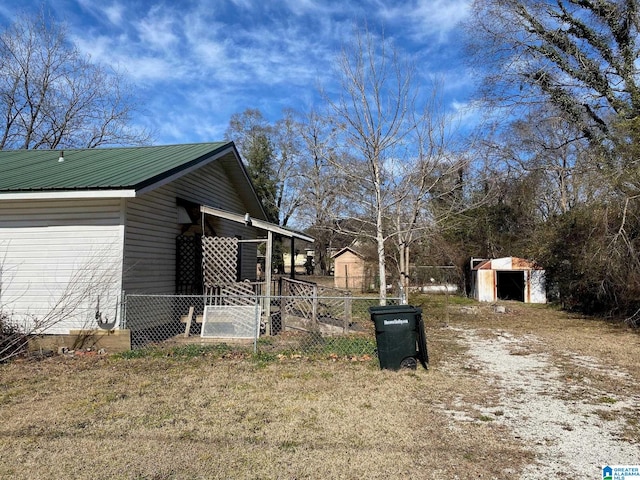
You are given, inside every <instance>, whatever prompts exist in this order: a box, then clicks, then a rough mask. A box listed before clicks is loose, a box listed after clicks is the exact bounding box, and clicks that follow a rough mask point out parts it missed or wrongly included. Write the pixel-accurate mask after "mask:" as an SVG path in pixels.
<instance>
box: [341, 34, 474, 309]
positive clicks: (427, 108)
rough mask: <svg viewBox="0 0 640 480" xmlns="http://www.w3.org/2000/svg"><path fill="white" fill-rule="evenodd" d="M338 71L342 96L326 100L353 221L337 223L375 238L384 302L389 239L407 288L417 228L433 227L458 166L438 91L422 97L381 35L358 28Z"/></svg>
mask: <svg viewBox="0 0 640 480" xmlns="http://www.w3.org/2000/svg"><path fill="white" fill-rule="evenodd" d="M338 75H339V80H340V87H341V95H340V97H339V98H338V99H337V100H335V101H330V105H331V108H332V122H333V124H334V125H335V126H336V127H337V128H340V130H341V132H340V133H341V136H342V141H343V142H344V145H343V147H344V150H345V151H346V152H348V153H349V155H344V156H341V157H337V158H336V159H335V160H334V164H335V167H336V168H337V169H338V170H339V172H340V173H341V176H342V182H341V183H340V185H341V186H342V191H341V193H342V194H343V195H344V197H345V198H346V199H347V200H348V202H347V204H348V205H349V207H350V212H349V215H350V217H351V219H352V221H350V222H345V223H344V224H345V225H346V224H348V225H350V227H349V228H351V233H352V234H354V235H360V236H363V237H366V238H369V239H372V240H373V241H374V243H375V245H376V251H377V261H378V275H379V281H380V290H379V296H380V303H381V304H385V303H386V286H387V258H388V254H389V251H388V250H389V249H388V246H387V243H388V241H389V240H390V239H393V240H395V242H396V247H397V249H398V253H399V255H398V256H399V268H400V271H401V276H403V280H404V281H403V283H404V284H405V285H406V274H407V272H408V265H409V258H408V247H409V244H410V243H411V242H412V241H413V240H414V238H415V236H416V235H417V232H418V231H422V232H424V231H426V230H428V229H429V228H435V227H436V225H437V222H438V219H439V218H440V215H439V214H438V213H437V209H436V208H435V207H436V204H435V203H434V202H433V201H434V200H436V199H438V198H443V197H444V196H446V195H447V192H450V191H451V189H455V188H456V182H455V180H454V181H451V178H455V176H456V175H457V174H458V172H459V171H460V169H461V168H462V165H461V162H460V159H459V158H456V156H455V155H454V154H452V152H450V151H448V150H447V139H448V136H447V134H446V131H447V125H448V123H447V120H446V117H445V116H444V115H443V112H442V111H441V110H439V109H438V108H437V107H438V106H439V104H438V102H434V99H436V98H437V93H436V92H437V88H436V87H435V86H434V88H433V89H432V90H431V92H430V93H431V96H430V97H429V98H427V99H424V98H423V97H421V96H420V94H421V92H420V89H419V88H418V86H417V78H416V75H415V69H414V68H413V66H412V65H410V64H409V63H407V62H406V61H403V59H401V58H400V56H399V55H398V52H397V51H396V50H394V49H393V48H391V47H390V46H389V44H388V42H387V41H386V40H384V39H383V40H378V39H376V38H375V37H374V36H373V35H372V34H370V33H369V32H364V33H358V35H357V36H356V39H355V43H354V45H353V46H352V47H350V48H346V49H344V50H343V52H342V55H341V58H340V62H339V71H338ZM336 160H337V161H336ZM452 175H453V177H452ZM354 225H357V226H358V229H357V231H355V230H354V229H353V226H354Z"/></svg>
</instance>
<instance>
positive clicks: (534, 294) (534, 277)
mask: <svg viewBox="0 0 640 480" xmlns="http://www.w3.org/2000/svg"><path fill="white" fill-rule="evenodd" d="M530 282H531V285H530V288H531V297H530V298H531V303H547V293H546V280H545V271H544V270H531V280H530Z"/></svg>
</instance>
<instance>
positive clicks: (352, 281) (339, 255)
mask: <svg viewBox="0 0 640 480" xmlns="http://www.w3.org/2000/svg"><path fill="white" fill-rule="evenodd" d="M332 258H333V284H334V287H336V288H345V289H347V290H356V291H364V290H365V289H366V284H365V282H366V279H367V278H368V276H367V266H366V262H365V259H364V256H363V255H362V254H361V253H359V252H358V251H357V250H355V249H353V248H351V247H345V248H342V249H340V250H338V251H337V252H336V253H334V254H333V255H332Z"/></svg>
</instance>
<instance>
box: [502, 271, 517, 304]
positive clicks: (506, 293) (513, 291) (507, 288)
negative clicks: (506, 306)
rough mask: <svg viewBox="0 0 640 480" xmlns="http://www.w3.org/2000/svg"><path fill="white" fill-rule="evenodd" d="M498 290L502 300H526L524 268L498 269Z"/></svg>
mask: <svg viewBox="0 0 640 480" xmlns="http://www.w3.org/2000/svg"><path fill="white" fill-rule="evenodd" d="M496 290H497V297H498V299H500V300H517V301H519V302H524V272H523V271H522V270H520V271H517V270H506V271H497V272H496Z"/></svg>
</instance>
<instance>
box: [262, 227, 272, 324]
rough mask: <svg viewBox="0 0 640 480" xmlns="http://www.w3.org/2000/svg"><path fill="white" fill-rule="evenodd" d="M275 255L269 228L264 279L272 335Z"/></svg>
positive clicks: (266, 311) (268, 319)
mask: <svg viewBox="0 0 640 480" xmlns="http://www.w3.org/2000/svg"><path fill="white" fill-rule="evenodd" d="M272 255H273V233H272V232H271V230H267V248H266V251H265V254H264V256H265V265H264V270H265V272H264V281H265V283H266V286H265V289H264V293H265V296H266V297H267V301H266V302H265V307H264V315H265V317H266V319H267V331H266V334H267V335H271V272H272V271H273V262H272V260H271V256H272Z"/></svg>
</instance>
